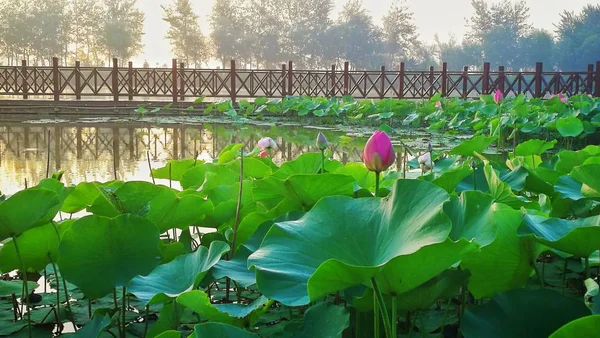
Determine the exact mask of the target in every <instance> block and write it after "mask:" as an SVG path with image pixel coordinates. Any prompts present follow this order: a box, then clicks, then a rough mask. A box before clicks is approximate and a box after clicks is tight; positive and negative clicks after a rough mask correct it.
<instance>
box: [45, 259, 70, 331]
mask: <svg viewBox="0 0 600 338" xmlns="http://www.w3.org/2000/svg"><path fill="white" fill-rule="evenodd" d="M48 259H50V264H52V269H53V270H54V277H55V278H56V308H57V314H56V325H58V326H59V327H60V325H61V323H62V322H61V320H60V280H59V278H58V269H57V268H56V263H54V260H53V259H52V255H51V254H50V253H48ZM67 301H68V299H67Z"/></svg>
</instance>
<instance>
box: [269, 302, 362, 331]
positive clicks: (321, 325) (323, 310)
mask: <svg viewBox="0 0 600 338" xmlns="http://www.w3.org/2000/svg"><path fill="white" fill-rule="evenodd" d="M372 303H373V301H371V304H372ZM349 325H350V313H349V312H348V310H346V309H345V308H344V307H342V306H338V305H333V304H330V303H319V304H316V305H313V306H311V307H309V308H308V310H306V312H305V313H304V319H303V321H302V323H300V324H299V325H298V324H297V323H295V322H291V323H290V324H288V325H286V327H285V328H284V330H283V332H281V333H280V334H277V335H275V336H274V337H276V338H283V337H291V338H305V337H320V338H341V337H342V333H343V332H344V330H345V329H346V328H347V327H348V326H349Z"/></svg>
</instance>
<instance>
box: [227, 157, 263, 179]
mask: <svg viewBox="0 0 600 338" xmlns="http://www.w3.org/2000/svg"><path fill="white" fill-rule="evenodd" d="M240 161H241V160H240V159H237V160H235V161H232V162H230V163H229V164H227V168H229V169H231V170H233V171H236V172H238V173H239V172H240ZM272 174H273V170H272V169H271V167H269V166H268V165H266V164H265V163H264V162H263V161H261V160H259V159H258V158H255V157H245V158H244V177H245V178H256V179H260V178H264V177H266V176H269V175H272Z"/></svg>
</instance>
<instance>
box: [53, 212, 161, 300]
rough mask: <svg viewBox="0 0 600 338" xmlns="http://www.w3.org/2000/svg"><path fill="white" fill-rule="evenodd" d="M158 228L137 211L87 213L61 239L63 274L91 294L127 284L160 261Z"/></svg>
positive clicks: (86, 293)
mask: <svg viewBox="0 0 600 338" xmlns="http://www.w3.org/2000/svg"><path fill="white" fill-rule="evenodd" d="M159 247H160V238H159V232H158V228H157V227H156V226H155V225H154V224H153V223H151V222H150V221H148V220H145V219H143V218H140V217H137V216H135V215H130V214H126V215H121V216H117V217H116V218H112V219H111V218H106V217H102V216H95V215H93V216H86V217H84V218H81V219H79V220H77V221H75V223H73V225H72V226H71V228H70V229H69V230H67V231H66V232H65V233H64V234H63V236H62V239H61V242H60V246H59V251H60V259H59V261H58V265H59V267H60V271H61V272H62V273H63V276H64V277H65V278H66V279H67V280H68V281H69V282H71V283H73V284H75V285H77V286H78V287H79V288H80V289H81V291H82V292H83V293H84V294H85V295H86V296H88V297H90V298H100V297H102V296H105V295H106V294H108V293H109V292H111V290H112V289H113V288H114V287H117V286H126V285H127V284H128V283H129V281H130V280H131V279H132V278H133V277H135V276H137V275H147V274H149V273H150V272H151V271H152V269H154V267H155V266H156V265H158V263H159V262H160V249H159Z"/></svg>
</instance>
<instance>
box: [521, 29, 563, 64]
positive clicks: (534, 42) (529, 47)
mask: <svg viewBox="0 0 600 338" xmlns="http://www.w3.org/2000/svg"><path fill="white" fill-rule="evenodd" d="M520 43H521V46H520V48H519V49H520V50H521V54H520V59H519V63H520V68H528V69H534V68H535V63H536V62H542V63H544V64H546V65H547V64H554V60H553V56H552V51H553V50H554V39H553V38H552V34H551V33H550V32H548V31H545V30H542V29H539V30H534V31H532V32H531V33H529V34H528V35H526V36H524V37H523V38H521V41H520Z"/></svg>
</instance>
